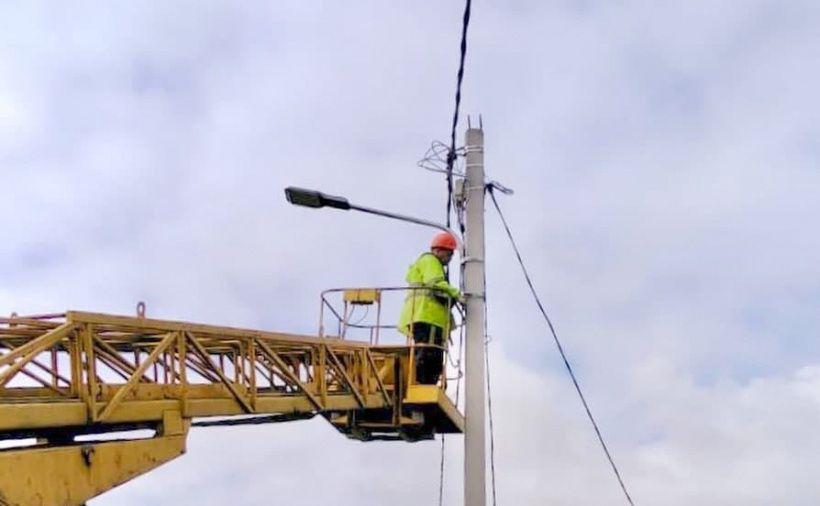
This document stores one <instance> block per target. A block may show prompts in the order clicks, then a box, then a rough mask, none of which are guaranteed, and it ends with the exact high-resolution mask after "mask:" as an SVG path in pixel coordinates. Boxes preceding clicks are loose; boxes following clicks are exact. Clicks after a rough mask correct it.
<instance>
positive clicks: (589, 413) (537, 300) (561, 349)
mask: <svg viewBox="0 0 820 506" xmlns="http://www.w3.org/2000/svg"><path fill="white" fill-rule="evenodd" d="M487 192H488V193H489V194H490V197H491V198H492V201H493V205H494V206H495V210H496V211H497V212H498V216H499V218H501V223H502V224H503V225H504V230H506V232H507V237H509V239H510V244H511V245H512V248H513V251H515V256H516V257H517V258H518V263H519V265H520V266H521V271H522V272H523V273H524V278H525V279H526V281H527V285H529V287H530V291H531V292H532V296H533V297H534V298H535V303H536V304H537V305H538V309H539V310H541V314H542V315H543V316H544V320H546V322H547V325H548V326H549V329H550V332H551V333H552V338H553V340H554V341H555V346H556V347H557V348H558V352H559V353H560V354H561V358H562V359H563V360H564V365H565V366H566V368H567V372H569V376H570V378H572V383H573V385H575V391H576V392H578V397H580V398H581V403H582V404H583V405H584V410H586V412H587V417H588V418H589V421H590V422H592V428H593V429H595V434H596V435H597V436H598V441H599V442H600V443H601V448H603V450H604V454H605V455H606V458H607V460H608V461H609V465H610V466H612V471H613V472H614V473H615V478H617V479H618V483H619V484H620V486H621V490H623V492H624V495H625V496H626V500H627V502H629V504H631V505H632V506H635V503H633V502H632V497H630V495H629V492H627V490H626V485H624V480H623V479H622V478H621V473H620V472H619V471H618V466H616V465H615V460H614V459H613V458H612V454H611V453H610V452H609V448H608V447H607V445H606V443H605V442H604V437H603V436H602V435H601V430H600V429H599V428H598V423H597V422H596V421H595V417H594V416H592V411H591V410H590V409H589V404H588V403H587V400H586V398H585V397H584V393H583V392H582V391H581V386H580V385H579V384H578V379H577V378H576V377H575V372H574V371H573V370H572V366H571V365H570V364H569V360H567V355H566V353H564V347H563V346H561V341H560V340H559V339H558V333H557V332H556V331H555V327H554V326H553V324H552V320H550V317H549V316H548V315H547V311H546V309H544V305H543V304H542V303H541V298H540V297H539V296H538V292H536V291H535V286H534V285H533V283H532V279H531V278H530V274H529V272H528V271H527V267H526V266H525V265H524V260H523V259H522V258H521V252H520V251H519V250H518V246H517V245H516V243H515V239H513V235H512V232H511V231H510V227H509V225H508V224H507V220H506V219H505V218H504V213H502V212H501V207H499V205H498V201H497V200H496V198H495V194H494V193H493V187H492V186H490V185H488V186H487Z"/></svg>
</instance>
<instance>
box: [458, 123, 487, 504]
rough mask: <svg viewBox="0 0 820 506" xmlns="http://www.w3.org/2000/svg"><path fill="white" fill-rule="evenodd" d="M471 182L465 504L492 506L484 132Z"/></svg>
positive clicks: (472, 139)
mask: <svg viewBox="0 0 820 506" xmlns="http://www.w3.org/2000/svg"><path fill="white" fill-rule="evenodd" d="M466 145H467V178H466V180H465V181H464V190H463V192H464V193H463V195H464V197H465V200H464V202H465V203H464V205H465V206H466V221H467V223H466V234H465V235H466V238H465V241H464V242H465V256H464V260H463V262H464V264H465V265H464V290H465V296H466V299H467V301H466V313H467V314H466V326H467V344H466V350H465V351H466V368H467V372H466V376H465V379H464V388H465V401H464V402H465V406H464V416H465V418H466V428H465V431H464V504H465V506H486V504H487V488H486V485H485V481H486V477H487V473H486V458H485V453H484V452H485V445H486V443H485V441H486V440H485V432H484V420H485V411H484V396H485V392H486V388H485V383H484V376H485V371H484V339H485V336H484V310H485V305H486V301H485V299H484V290H485V286H484V131H483V130H482V129H480V128H469V129H468V130H467V134H466Z"/></svg>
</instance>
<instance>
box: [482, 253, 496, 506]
mask: <svg viewBox="0 0 820 506" xmlns="http://www.w3.org/2000/svg"><path fill="white" fill-rule="evenodd" d="M487 291H488V290H487V269H484V375H485V376H486V377H487V415H488V417H489V420H490V476H491V477H492V485H493V506H496V504H497V502H498V499H497V496H498V494H497V492H496V486H495V426H494V425H493V392H492V389H491V388H490V346H489V345H490V331H489V318H487V313H488V312H489V303H488V302H487Z"/></svg>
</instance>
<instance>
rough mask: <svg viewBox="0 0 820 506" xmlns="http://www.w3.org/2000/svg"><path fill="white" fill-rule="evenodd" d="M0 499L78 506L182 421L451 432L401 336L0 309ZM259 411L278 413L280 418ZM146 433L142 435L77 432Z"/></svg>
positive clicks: (184, 427) (443, 398)
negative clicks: (305, 422)
mask: <svg viewBox="0 0 820 506" xmlns="http://www.w3.org/2000/svg"><path fill="white" fill-rule="evenodd" d="M0 353H1V354H0V440H14V439H23V438H36V439H37V444H35V445H32V446H26V447H22V448H9V449H5V450H2V451H0V505H49V506H52V505H80V504H83V503H85V501H87V500H88V499H90V498H92V497H94V496H96V495H99V494H101V493H103V492H105V491H106V490H109V489H110V488H112V487H115V486H116V485H119V484H121V483H123V482H125V481H128V480H129V479H131V478H134V477H136V476H138V475H140V474H143V473H145V472H147V471H149V470H151V469H153V468H155V467H157V466H159V465H161V464H163V463H165V462H168V461H169V460H172V459H174V458H176V457H178V456H180V455H181V454H183V453H184V452H185V442H186V438H187V434H188V431H189V428H190V426H191V421H192V418H195V417H218V416H219V417H238V416H253V415H268V419H269V420H272V421H276V420H287V419H292V418H307V417H310V416H314V415H321V416H323V417H325V418H326V419H327V420H328V421H329V422H330V423H331V424H333V426H334V427H336V428H337V429H338V430H339V431H340V432H342V433H344V434H345V435H347V436H348V437H352V438H356V439H360V440H371V439H403V440H407V441H415V440H419V439H425V438H430V437H432V436H433V435H434V434H436V433H454V432H462V431H463V425H464V419H463V417H462V415H461V414H460V413H459V412H458V410H457V409H456V407H455V405H454V404H453V402H452V401H451V400H450V399H449V397H447V395H446V393H445V388H444V386H443V384H440V385H419V384H416V382H415V373H414V369H415V367H414V366H413V352H412V346H404V345H402V346H384V345H374V344H370V343H363V342H357V341H350V340H346V339H342V338H338V337H337V338H319V337H312V336H303V335H293V334H283V333H273V332H264V331H258V330H245V329H236V328H228V327H218V326H211V325H202V324H195V323H185V322H176V321H164V320H155V319H148V318H144V317H126V316H114V315H105V314H97V313H86V312H77V311H70V312H67V313H64V314H53V315H35V316H31V317H14V318H0ZM270 415H281V416H280V417H278V418H277V417H276V416H270ZM133 429H151V430H153V431H155V432H154V437H151V438H148V439H124V440H113V441H102V440H97V441H85V442H83V441H76V440H75V438H76V437H77V436H89V435H92V436H93V435H100V434H105V433H109V432H122V431H127V430H133Z"/></svg>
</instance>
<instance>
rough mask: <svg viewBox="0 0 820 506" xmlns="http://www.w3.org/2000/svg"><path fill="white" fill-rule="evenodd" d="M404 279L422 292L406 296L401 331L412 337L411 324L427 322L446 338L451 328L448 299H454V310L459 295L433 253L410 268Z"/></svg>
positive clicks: (400, 324) (450, 304)
mask: <svg viewBox="0 0 820 506" xmlns="http://www.w3.org/2000/svg"><path fill="white" fill-rule="evenodd" d="M405 279H406V280H407V283H408V284H409V285H410V286H411V287H416V288H419V289H417V290H410V291H409V292H408V294H407V298H406V299H405V301H404V307H402V310H401V316H400V317H399V331H400V332H402V333H404V334H407V335H410V332H411V324H412V323H415V322H425V323H429V324H431V325H436V326H438V327H441V328H443V329H444V331H445V335H447V334H448V333H449V332H450V328H451V327H452V324H451V322H452V316H451V315H450V311H449V307H448V302H447V298H448V297H450V298H451V299H452V301H451V302H450V303H449V306H450V307H452V304H454V301H455V300H456V299H458V297H459V295H460V292H459V290H458V288H456V287H454V286H452V285H451V284H450V283H448V282H447V278H446V277H445V276H444V266H443V265H442V264H441V261H439V259H438V258H436V256H435V255H433V254H432V253H424V254H422V255H421V256H420V257H419V258H418V260H416V261H415V262H413V264H412V265H411V266H410V268H409V269H407V276H406V277H405Z"/></svg>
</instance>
